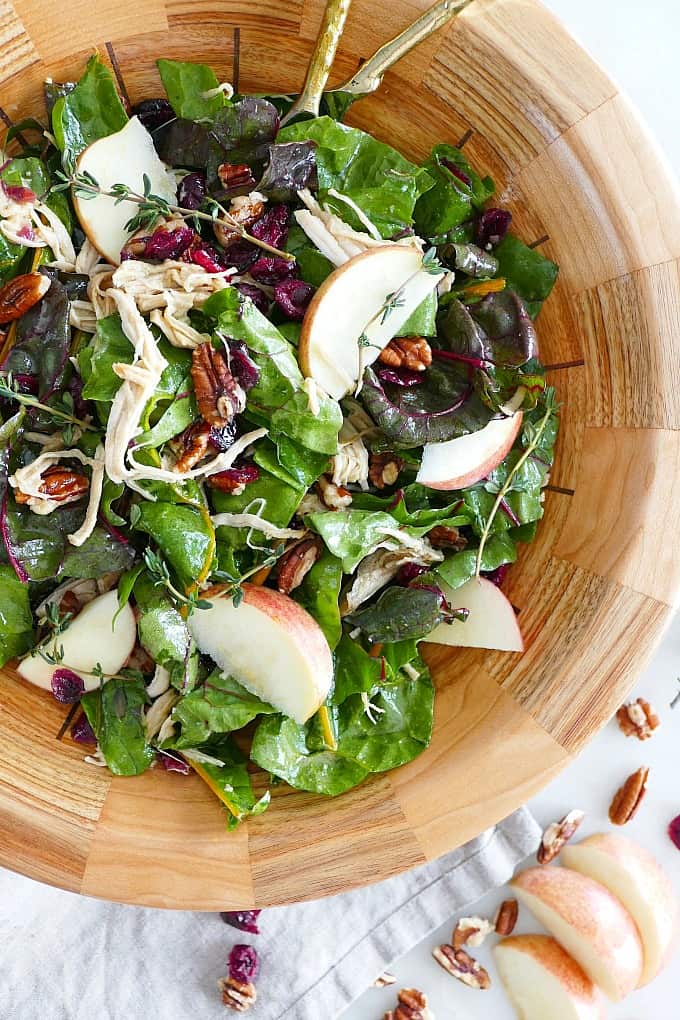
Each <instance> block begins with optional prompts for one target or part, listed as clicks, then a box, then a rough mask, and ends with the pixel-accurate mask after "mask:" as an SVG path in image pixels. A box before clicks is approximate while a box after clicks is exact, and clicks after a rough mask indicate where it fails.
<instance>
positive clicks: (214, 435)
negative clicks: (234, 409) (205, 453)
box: [210, 419, 236, 451]
mask: <svg viewBox="0 0 680 1020" xmlns="http://www.w3.org/2000/svg"><path fill="white" fill-rule="evenodd" d="M235 442H236V422H235V421H234V420H233V419H232V420H231V421H228V422H227V424H226V425H212V426H211V428H210V445H211V446H214V447H215V449H217V450H222V451H224V450H228V449H229V447H230V446H233V445H234V443H235Z"/></svg>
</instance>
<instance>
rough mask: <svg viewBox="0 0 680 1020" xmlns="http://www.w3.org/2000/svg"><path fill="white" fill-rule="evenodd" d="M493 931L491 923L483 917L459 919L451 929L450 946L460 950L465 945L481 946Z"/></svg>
mask: <svg viewBox="0 0 680 1020" xmlns="http://www.w3.org/2000/svg"><path fill="white" fill-rule="evenodd" d="M493 930H494V927H493V925H492V924H491V921H487V919H486V918H485V917H461V919H460V920H459V921H458V923H457V924H456V927H455V928H454V929H453V935H452V936H451V944H452V946H453V948H454V949H462V948H463V946H465V945H470V946H481V944H482V942H483V941H484V939H485V938H486V936H487V935H490V934H491V932H492V931H493Z"/></svg>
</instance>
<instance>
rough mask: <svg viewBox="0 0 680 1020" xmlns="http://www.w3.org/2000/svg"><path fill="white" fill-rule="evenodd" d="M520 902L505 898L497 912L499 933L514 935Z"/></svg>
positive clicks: (497, 930) (497, 931) (496, 925)
mask: <svg viewBox="0 0 680 1020" xmlns="http://www.w3.org/2000/svg"><path fill="white" fill-rule="evenodd" d="M518 914H519V904H518V902H517V900H503V902H502V903H501V905H500V907H499V908H498V913H497V914H496V920H495V928H496V934H497V935H503V936H506V935H512V933H513V931H514V930H515V925H516V924H517V915H518Z"/></svg>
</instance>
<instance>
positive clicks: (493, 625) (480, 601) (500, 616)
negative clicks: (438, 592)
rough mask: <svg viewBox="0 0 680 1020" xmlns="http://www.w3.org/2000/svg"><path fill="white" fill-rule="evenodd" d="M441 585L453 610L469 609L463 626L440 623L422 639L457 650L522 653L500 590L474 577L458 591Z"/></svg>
mask: <svg viewBox="0 0 680 1020" xmlns="http://www.w3.org/2000/svg"><path fill="white" fill-rule="evenodd" d="M439 583H440V584H441V588H442V591H443V592H444V595H445V596H446V599H447V601H448V602H450V603H451V605H452V606H453V607H454V608H455V609H468V610H469V616H468V618H467V620H465V622H462V621H461V620H454V621H453V623H440V624H439V626H438V627H435V629H434V630H433V631H432V633H431V634H428V635H427V637H426V638H425V640H426V641H430V642H432V643H433V644H436V645H454V646H456V647H458V648H494V649H497V650H498V651H501V652H523V651H524V641H523V640H522V633H521V631H520V629H519V625H518V623H517V616H516V614H515V610H514V609H513V608H512V603H511V602H510V601H509V600H508V599H507V598H506V597H505V595H504V594H503V592H502V591H501V590H500V588H499V587H498V586H497V585H495V584H494V583H493V582H492V581H489V580H487V578H485V577H473V578H471V579H470V580H469V581H466V582H465V584H462V585H461V586H460V588H449V586H448V585H446V584H443V583H442V582H441V581H439Z"/></svg>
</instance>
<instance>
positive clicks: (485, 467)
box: [416, 411, 523, 489]
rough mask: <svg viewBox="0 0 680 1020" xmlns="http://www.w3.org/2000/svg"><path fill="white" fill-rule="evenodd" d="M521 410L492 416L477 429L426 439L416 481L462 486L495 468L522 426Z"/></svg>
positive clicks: (432, 485)
mask: <svg viewBox="0 0 680 1020" xmlns="http://www.w3.org/2000/svg"><path fill="white" fill-rule="evenodd" d="M522 418H523V415H522V412H521V411H515V413H514V414H512V415H510V417H508V418H494V419H493V420H492V421H490V422H489V424H488V425H485V426H484V428H483V429H480V430H479V431H478V432H470V433H469V435H466V436H459V437H458V438H457V439H449V440H448V442H445V443H426V444H425V447H424V449H423V459H422V460H421V462H420V468H419V469H418V474H417V476H416V481H417V482H420V484H421V485H426V486H427V487H428V489H464V488H465V487H466V486H468V485H474V484H475V482H478V481H479V480H480V478H486V476H487V475H488V474H489V473H490V472H491V471H493V470H494V468H497V467H498V465H499V464H500V462H501V461H502V460H503V459H504V458H505V457H506V456H507V455H508V453H509V452H510V450H511V449H512V444H513V443H514V442H515V439H516V437H517V433H518V432H519V430H520V428H521V427H522Z"/></svg>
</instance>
